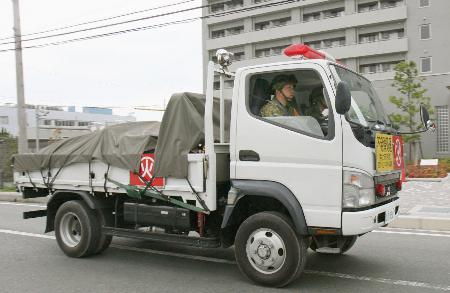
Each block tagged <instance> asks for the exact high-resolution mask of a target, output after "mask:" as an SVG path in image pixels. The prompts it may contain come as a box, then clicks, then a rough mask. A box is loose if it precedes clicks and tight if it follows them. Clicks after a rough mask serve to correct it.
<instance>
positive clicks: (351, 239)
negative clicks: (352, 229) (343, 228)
mask: <svg viewBox="0 0 450 293" xmlns="http://www.w3.org/2000/svg"><path fill="white" fill-rule="evenodd" d="M344 237H345V238H346V239H345V243H344V245H343V246H342V249H341V252H340V253H339V254H344V253H346V252H347V251H349V250H350V248H352V247H353V245H354V244H355V242H356V239H358V236H356V235H355V236H344ZM309 248H311V250H313V251H314V252H316V253H321V254H333V253H326V252H318V251H316V250H317V245H316V242H314V240H313V241H312V242H311V244H310V246H309Z"/></svg>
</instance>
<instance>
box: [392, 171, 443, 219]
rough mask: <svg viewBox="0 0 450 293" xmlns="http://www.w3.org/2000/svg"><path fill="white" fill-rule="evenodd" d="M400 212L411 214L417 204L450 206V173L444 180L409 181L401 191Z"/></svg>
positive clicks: (415, 210)
mask: <svg viewBox="0 0 450 293" xmlns="http://www.w3.org/2000/svg"><path fill="white" fill-rule="evenodd" d="M400 198H401V200H402V205H401V207H400V213H401V214H404V215H411V214H413V213H414V212H417V209H416V208H417V206H435V207H448V208H450V175H449V176H447V177H446V178H445V179H444V180H443V181H442V182H426V181H409V182H406V183H404V189H403V190H402V191H401V192H400Z"/></svg>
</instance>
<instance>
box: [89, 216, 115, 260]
mask: <svg viewBox="0 0 450 293" xmlns="http://www.w3.org/2000/svg"><path fill="white" fill-rule="evenodd" d="M97 218H98V221H99V223H100V229H101V226H107V227H111V226H113V225H114V217H113V215H112V212H111V210H108V209H102V210H98V211H97ZM112 238H113V237H112V235H106V234H104V233H102V232H100V237H99V240H98V244H97V247H96V248H95V249H94V251H93V253H92V254H101V253H102V252H103V251H105V250H106V249H107V248H108V247H109V245H110V244H111V241H112Z"/></svg>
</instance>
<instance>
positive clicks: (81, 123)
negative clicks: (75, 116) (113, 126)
mask: <svg viewBox="0 0 450 293" xmlns="http://www.w3.org/2000/svg"><path fill="white" fill-rule="evenodd" d="M89 124H90V122H87V121H78V126H89Z"/></svg>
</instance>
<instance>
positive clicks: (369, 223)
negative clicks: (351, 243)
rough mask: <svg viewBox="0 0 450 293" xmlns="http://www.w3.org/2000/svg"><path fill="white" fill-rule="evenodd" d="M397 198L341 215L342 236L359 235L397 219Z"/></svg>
mask: <svg viewBox="0 0 450 293" xmlns="http://www.w3.org/2000/svg"><path fill="white" fill-rule="evenodd" d="M399 202H400V200H399V198H397V199H395V200H394V201H391V202H389V203H387V204H384V205H381V206H378V207H375V208H370V209H367V210H362V211H352V212H343V213H342V234H343V235H360V234H364V233H367V232H370V231H372V230H375V229H376V228H378V227H381V226H384V225H387V224H389V223H390V222H392V221H393V220H395V219H396V218H397V217H398V212H399Z"/></svg>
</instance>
